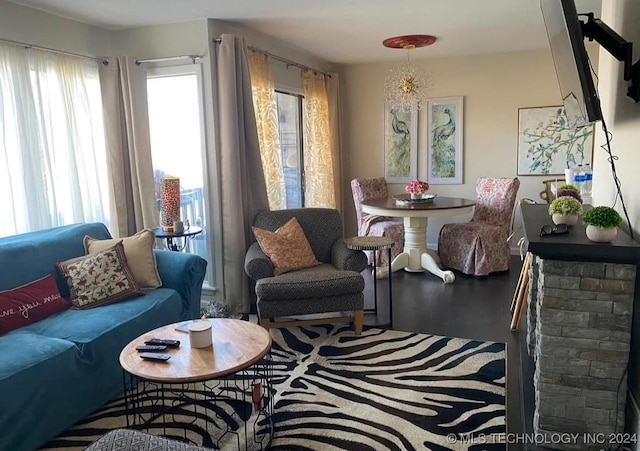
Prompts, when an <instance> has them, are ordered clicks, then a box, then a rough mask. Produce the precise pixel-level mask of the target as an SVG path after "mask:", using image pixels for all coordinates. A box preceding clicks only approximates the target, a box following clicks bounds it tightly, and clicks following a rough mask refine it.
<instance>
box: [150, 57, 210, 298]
mask: <svg viewBox="0 0 640 451" xmlns="http://www.w3.org/2000/svg"><path fill="white" fill-rule="evenodd" d="M201 86H202V84H201V81H200V66H198V65H188V66H174V67H165V68H156V69H149V71H148V78H147V97H148V102H149V133H150V136H151V154H152V159H153V169H154V176H155V182H156V202H157V204H158V214H160V207H161V201H160V195H159V187H160V179H161V178H162V177H163V176H174V177H179V178H180V202H181V218H182V220H183V221H184V222H185V227H187V226H188V225H197V226H200V227H202V228H203V232H202V233H201V234H198V235H196V236H194V237H192V238H191V239H189V240H188V241H187V248H186V250H187V251H188V252H191V253H194V254H198V255H200V256H201V257H202V258H204V259H205V260H207V261H208V262H209V265H208V266H207V276H206V278H205V285H204V288H205V289H211V288H213V286H214V283H213V280H212V274H213V272H212V262H213V261H214V259H213V258H212V252H211V241H210V240H209V236H208V234H207V231H208V227H207V226H208V224H207V219H206V218H207V215H206V214H205V200H204V192H205V189H204V177H203V173H204V172H203V163H202V161H203V160H202V149H203V139H202V137H203V126H202V122H203V121H202V104H201V101H202V91H201ZM209 235H210V234H209Z"/></svg>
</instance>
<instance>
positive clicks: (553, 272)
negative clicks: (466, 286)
mask: <svg viewBox="0 0 640 451" xmlns="http://www.w3.org/2000/svg"><path fill="white" fill-rule="evenodd" d="M531 207H534V208H531ZM539 207H543V208H544V210H545V211H542V210H541V208H539ZM522 211H523V218H524V223H525V235H526V238H527V240H528V241H529V246H528V250H529V252H531V253H532V254H533V255H534V258H533V262H532V265H531V269H530V273H529V277H530V282H529V294H528V301H529V307H528V310H527V341H528V349H529V354H530V356H531V357H532V358H533V360H534V364H535V371H534V378H533V379H534V380H533V385H534V391H535V406H534V408H535V410H534V415H533V432H534V433H536V434H540V435H539V436H543V437H545V440H544V446H546V447H553V448H558V449H601V448H602V447H603V446H606V445H607V444H608V442H599V440H596V438H600V439H606V438H608V437H609V434H613V433H616V432H618V433H619V432H623V429H624V424H625V418H624V415H625V401H626V397H627V370H628V368H627V365H628V362H629V349H630V340H631V323H632V313H633V303H634V295H635V293H634V287H635V280H636V263H634V260H635V261H636V262H637V259H638V255H639V253H640V246H639V245H638V244H637V243H635V242H634V241H632V240H630V239H629V238H628V237H624V236H623V237H622V238H621V240H622V241H621V242H620V243H615V242H614V244H604V245H603V244H595V243H591V242H589V241H588V240H587V239H586V237H585V236H584V226H580V225H577V226H574V227H573V228H572V230H571V232H570V233H569V234H568V235H559V236H557V237H551V239H547V237H543V238H540V237H539V236H538V232H539V230H540V227H541V226H542V225H544V224H545V223H549V217H548V215H547V213H546V206H543V205H528V206H522ZM616 248H618V249H616ZM616 251H617V252H616ZM614 254H617V255H614ZM615 260H619V262H616V261H615ZM554 434H555V435H556V436H557V435H558V434H575V435H574V436H575V437H577V439H576V440H575V441H571V442H570V443H553V440H552V437H553V436H554Z"/></svg>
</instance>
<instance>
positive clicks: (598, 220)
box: [582, 206, 622, 229]
mask: <svg viewBox="0 0 640 451" xmlns="http://www.w3.org/2000/svg"><path fill="white" fill-rule="evenodd" d="M582 222H583V223H585V224H590V225H593V226H596V227H599V228H601V229H610V228H613V227H618V226H619V225H620V224H622V217H621V216H620V214H619V213H618V212H617V211H616V210H614V209H613V208H611V207H605V206H600V207H593V208H592V209H591V210H589V211H587V213H586V214H585V215H584V217H583V218H582Z"/></svg>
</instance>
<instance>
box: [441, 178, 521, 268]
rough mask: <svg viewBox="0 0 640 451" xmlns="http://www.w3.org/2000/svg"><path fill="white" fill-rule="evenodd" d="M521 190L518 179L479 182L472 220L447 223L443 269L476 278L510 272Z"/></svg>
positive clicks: (479, 180) (442, 249) (442, 250)
mask: <svg viewBox="0 0 640 451" xmlns="http://www.w3.org/2000/svg"><path fill="white" fill-rule="evenodd" d="M519 187H520V181H519V180H518V179H517V178H492V177H481V178H479V179H478V181H477V182H476V206H475V209H474V212H473V218H472V219H471V221H470V222H467V223H456V224H445V225H444V226H443V227H442V229H441V230H440V236H439V238H438V255H439V256H440V261H441V263H442V265H443V266H446V267H448V268H453V269H457V270H458V271H461V272H463V273H465V274H472V275H476V276H486V275H488V274H490V273H493V272H498V271H506V270H508V269H509V264H510V249H509V234H510V230H511V216H512V214H513V207H514V204H515V201H516V196H517V194H518V188H519Z"/></svg>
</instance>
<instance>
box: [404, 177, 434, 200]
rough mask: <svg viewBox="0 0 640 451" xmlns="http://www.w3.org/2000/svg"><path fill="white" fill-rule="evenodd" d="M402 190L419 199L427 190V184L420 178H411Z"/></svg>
mask: <svg viewBox="0 0 640 451" xmlns="http://www.w3.org/2000/svg"><path fill="white" fill-rule="evenodd" d="M404 190H405V192H406V193H407V194H410V195H411V198H414V199H420V198H421V197H422V195H423V194H424V193H426V192H427V191H429V184H428V183H427V182H421V181H420V180H412V181H410V182H409V184H408V185H407V186H405V187H404Z"/></svg>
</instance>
